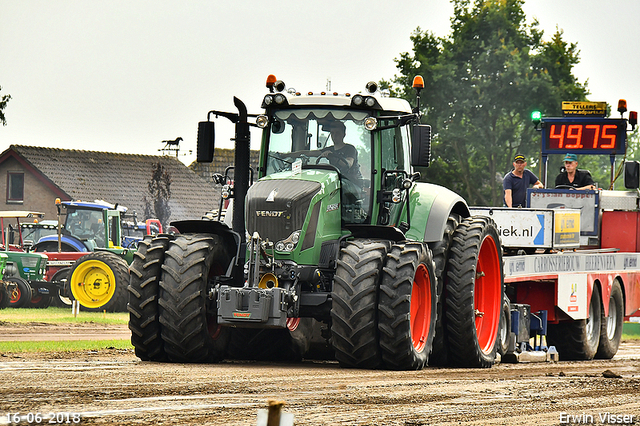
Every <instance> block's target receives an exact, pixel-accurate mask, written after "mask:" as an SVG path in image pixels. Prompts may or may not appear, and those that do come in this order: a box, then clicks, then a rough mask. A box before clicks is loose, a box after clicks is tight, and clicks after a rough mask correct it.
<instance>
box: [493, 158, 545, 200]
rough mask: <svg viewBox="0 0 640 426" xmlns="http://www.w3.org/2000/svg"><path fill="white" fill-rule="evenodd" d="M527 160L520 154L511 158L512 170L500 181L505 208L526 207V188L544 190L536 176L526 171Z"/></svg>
mask: <svg viewBox="0 0 640 426" xmlns="http://www.w3.org/2000/svg"><path fill="white" fill-rule="evenodd" d="M526 166H527V159H526V158H525V157H524V155H522V154H516V156H515V157H513V170H512V171H510V172H509V173H507V174H506V175H505V176H504V179H503V180H502V188H503V189H504V205H505V206H507V207H527V188H529V185H533V187H534V188H544V185H543V184H542V182H540V180H539V179H538V177H537V176H536V175H534V174H533V172H531V171H530V170H527V169H526V168H525V167H526Z"/></svg>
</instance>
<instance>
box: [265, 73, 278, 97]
mask: <svg viewBox="0 0 640 426" xmlns="http://www.w3.org/2000/svg"><path fill="white" fill-rule="evenodd" d="M276 81H277V79H276V76H275V75H273V74H269V75H268V76H267V89H269V92H271V93H273V85H274V84H276Z"/></svg>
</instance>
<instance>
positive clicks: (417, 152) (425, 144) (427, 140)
mask: <svg viewBox="0 0 640 426" xmlns="http://www.w3.org/2000/svg"><path fill="white" fill-rule="evenodd" d="M412 139H413V140H412V143H411V165H412V166H414V167H429V162H430V161H431V126H429V125H427V124H415V125H414V126H413V129H412Z"/></svg>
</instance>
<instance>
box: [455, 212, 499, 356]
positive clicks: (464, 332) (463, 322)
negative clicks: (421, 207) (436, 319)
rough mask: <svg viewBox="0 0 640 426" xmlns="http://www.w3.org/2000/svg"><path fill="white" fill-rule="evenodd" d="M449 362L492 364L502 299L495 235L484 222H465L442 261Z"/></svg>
mask: <svg viewBox="0 0 640 426" xmlns="http://www.w3.org/2000/svg"><path fill="white" fill-rule="evenodd" d="M447 277H448V283H447V291H446V302H447V336H448V341H449V349H450V350H449V360H450V362H452V363H453V364H455V365H459V366H464V367H490V366H491V365H493V363H494V362H495V359H496V351H497V347H498V335H499V331H500V317H501V312H502V301H503V297H504V288H503V282H504V280H503V271H502V250H501V247H500V238H499V236H498V230H497V227H496V225H495V223H494V222H493V220H491V219H490V218H488V217H480V216H475V217H469V218H466V219H464V220H463V221H462V222H460V224H459V225H458V227H457V228H456V231H455V233H454V235H453V241H452V243H451V251H450V253H449V260H448V262H447Z"/></svg>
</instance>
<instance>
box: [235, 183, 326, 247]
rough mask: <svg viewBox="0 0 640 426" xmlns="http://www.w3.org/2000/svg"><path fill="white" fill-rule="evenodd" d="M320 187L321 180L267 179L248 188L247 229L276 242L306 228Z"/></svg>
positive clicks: (251, 232) (250, 232)
mask: <svg viewBox="0 0 640 426" xmlns="http://www.w3.org/2000/svg"><path fill="white" fill-rule="evenodd" d="M318 191H320V184H319V183H318V182H308V181H303V180H266V181H261V182H256V183H255V184H253V185H252V186H251V187H250V188H249V191H248V192H247V204H246V215H247V232H249V234H250V235H252V234H253V233H254V232H255V231H258V233H259V234H260V237H261V238H263V239H269V241H272V242H276V241H280V240H283V239H285V238H287V237H288V236H289V235H291V233H292V232H293V231H297V230H300V229H302V225H303V224H304V219H305V217H306V216H307V212H308V211H309V205H310V204H311V199H312V198H313V196H314V195H315V194H317V193H318Z"/></svg>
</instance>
